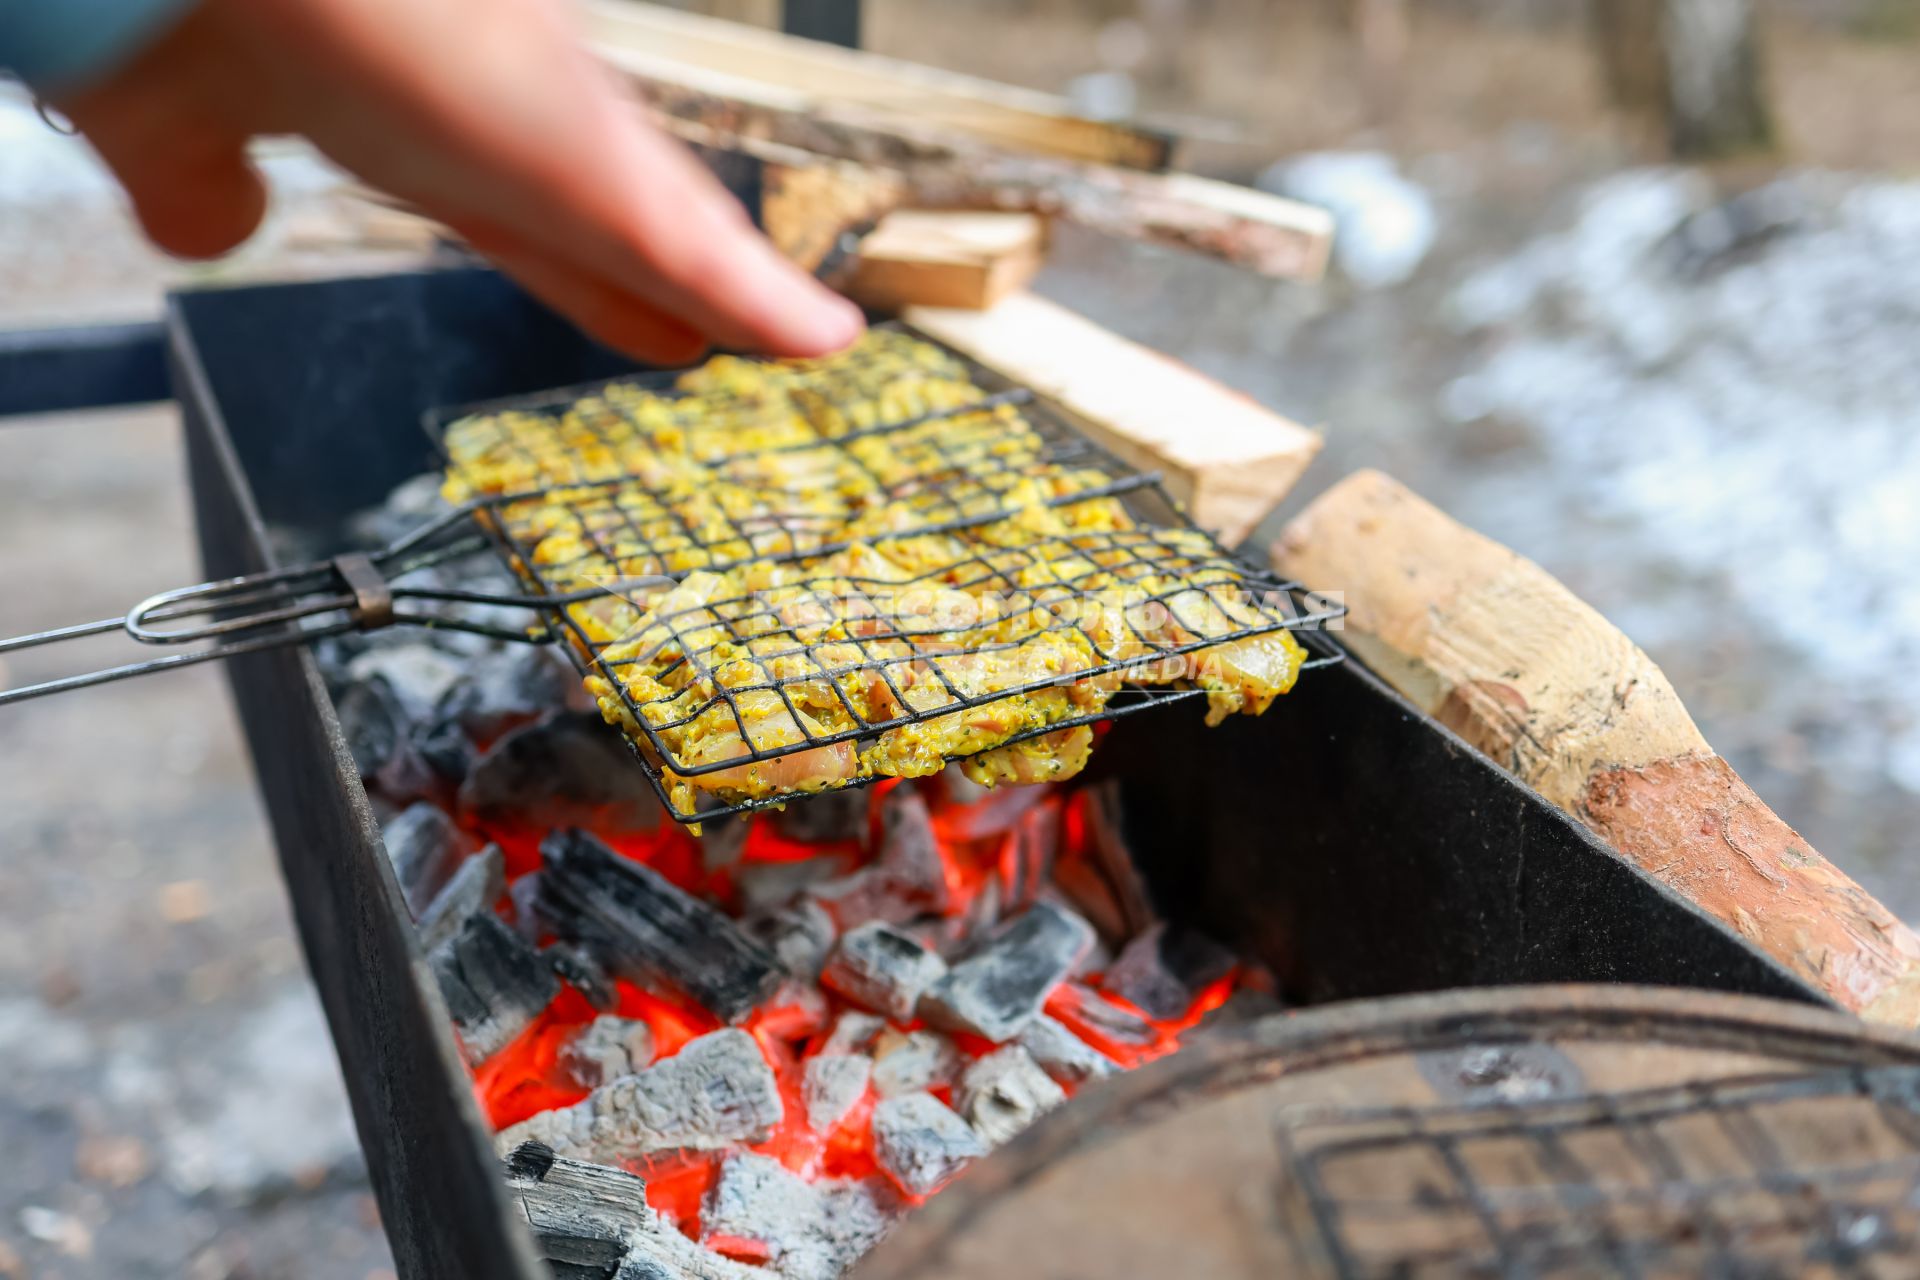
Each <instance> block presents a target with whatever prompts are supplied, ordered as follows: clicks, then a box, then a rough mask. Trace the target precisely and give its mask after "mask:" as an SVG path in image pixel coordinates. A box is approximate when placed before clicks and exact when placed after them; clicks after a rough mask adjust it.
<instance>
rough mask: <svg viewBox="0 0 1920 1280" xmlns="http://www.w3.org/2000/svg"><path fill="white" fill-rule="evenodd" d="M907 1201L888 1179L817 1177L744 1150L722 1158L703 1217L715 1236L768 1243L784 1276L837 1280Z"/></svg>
mask: <svg viewBox="0 0 1920 1280" xmlns="http://www.w3.org/2000/svg"><path fill="white" fill-rule="evenodd" d="M902 1207H903V1206H902V1205H901V1204H900V1201H899V1197H898V1196H897V1195H894V1194H893V1193H892V1192H891V1190H890V1189H888V1188H886V1187H884V1185H875V1184H874V1183H872V1182H852V1181H846V1180H837V1179H836V1180H829V1181H824V1182H817V1183H810V1182H808V1181H807V1180H806V1179H804V1178H802V1177H800V1176H799V1175H798V1174H796V1173H794V1172H792V1171H791V1170H789V1169H788V1168H787V1167H786V1166H785V1165H783V1164H781V1163H780V1162H779V1161H778V1160H775V1159H772V1158H771V1157H768V1156H763V1155H756V1154H754V1153H751V1152H741V1153H738V1154H735V1155H730V1156H728V1157H727V1158H726V1160H725V1162H723V1163H722V1164H721V1166H720V1176H719V1177H718V1178H717V1179H716V1180H715V1181H714V1184H713V1189H712V1190H711V1191H709V1192H708V1193H707V1199H706V1203H705V1204H704V1205H703V1206H702V1208H701V1213H700V1224H701V1228H702V1231H703V1233H704V1237H705V1239H706V1240H707V1241H709V1242H710V1243H713V1242H718V1241H722V1240H728V1241H752V1242H754V1243H755V1244H758V1245H760V1246H762V1247H763V1248H764V1249H765V1251H766V1253H767V1258H768V1261H769V1263H770V1264H771V1266H772V1270H773V1271H774V1272H775V1273H776V1274H778V1275H779V1276H781V1277H783V1278H784V1280H836V1277H838V1276H839V1275H840V1274H841V1272H843V1271H845V1270H846V1269H847V1268H848V1267H850V1266H852V1265H853V1264H854V1262H855V1261H857V1260H858V1259H859V1258H860V1256H861V1255H862V1254H864V1253H865V1252H866V1251H867V1250H868V1249H869V1248H871V1247H872V1246H873V1245H874V1243H875V1242H877V1241H878V1240H879V1239H880V1237H881V1236H882V1235H884V1234H886V1230H887V1228H888V1227H889V1226H891V1225H892V1223H893V1220H894V1218H895V1217H896V1216H897V1215H898V1213H899V1212H900V1210H901V1208H902Z"/></svg>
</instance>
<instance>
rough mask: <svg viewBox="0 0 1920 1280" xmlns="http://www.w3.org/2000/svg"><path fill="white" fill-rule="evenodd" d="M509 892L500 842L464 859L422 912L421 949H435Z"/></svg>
mask: <svg viewBox="0 0 1920 1280" xmlns="http://www.w3.org/2000/svg"><path fill="white" fill-rule="evenodd" d="M409 812H410V811H409ZM401 816H402V817H404V816H405V815H404V814H403V815H401ZM389 847H391V846H389ZM506 891H507V865H506V859H505V858H503V857H502V856H501V854H500V846H499V845H497V844H490V845H488V846H487V847H486V848H484V849H482V850H481V851H480V852H478V853H476V854H474V855H473V856H472V857H470V858H468V859H467V860H466V861H464V862H462V863H461V864H460V866H459V868H458V869H457V870H455V871H454V873H453V876H452V878H451V879H449V880H448V881H447V883H446V884H445V885H444V886H443V887H442V888H441V890H440V892H438V893H436V894H434V895H433V901H432V902H429V903H428V904H427V908H426V910H424V911H422V912H421V913H420V949H421V950H422V951H432V950H433V949H434V948H435V947H437V946H439V945H440V944H441V943H443V942H445V941H446V940H447V939H448V938H451V937H452V936H453V935H454V934H456V933H458V932H459V931H460V927H461V926H462V925H463V924H465V923H466V921H467V918H468V917H469V916H475V915H479V914H480V913H481V912H483V911H486V912H491V911H492V910H493V904H494V903H496V902H498V901H499V900H500V895H501V894H503V893H505V892H506Z"/></svg>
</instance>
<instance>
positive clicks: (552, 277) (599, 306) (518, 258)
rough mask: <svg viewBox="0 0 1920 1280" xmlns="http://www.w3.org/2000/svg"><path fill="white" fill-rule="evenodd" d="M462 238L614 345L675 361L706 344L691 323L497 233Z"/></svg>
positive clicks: (655, 360) (692, 356) (687, 359)
mask: <svg viewBox="0 0 1920 1280" xmlns="http://www.w3.org/2000/svg"><path fill="white" fill-rule="evenodd" d="M468 241H469V243H471V244H473V246H474V247H475V248H476V249H479V250H480V252H482V253H484V254H486V256H487V257H489V258H491V259H492V260H493V261H494V262H496V263H498V264H499V265H500V266H501V268H503V269H504V270H505V271H506V272H507V274H509V275H511V276H512V277H513V278H514V279H516V280H518V281H519V282H520V283H521V284H522V285H524V286H525V287H526V289H527V291H528V292H529V293H532V294H533V295H534V296H535V297H536V298H539V299H540V300H541V301H542V302H544V303H546V304H547V305H548V306H550V307H552V308H553V309H554V310H555V311H558V312H560V313H561V314H563V315H565V316H567V317H568V318H569V319H571V320H572V321H573V322H574V323H575V324H576V325H578V326H579V327H580V328H581V329H583V330H584V331H585V332H587V333H588V334H590V335H591V336H592V337H594V338H595V339H596V340H598V341H600V342H602V343H605V344H606V345H607V346H609V347H612V348H614V349H615V350H617V351H623V352H625V353H626V354H627V355H630V356H633V357H635V358H636V359H639V360H642V361H645V362H646V363H649V364H657V365H681V364H691V363H693V362H694V361H695V360H697V359H699V358H700V356H701V355H702V354H704V353H705V351H706V349H707V340H706V339H705V338H704V337H703V336H701V335H700V334H699V333H697V332H695V331H694V330H693V329H691V328H689V327H687V326H686V325H685V324H683V323H681V322H680V321H678V320H676V319H674V318H673V317H672V316H669V315H667V314H665V313H664V312H662V311H660V310H659V309H658V308H656V307H654V306H653V305H651V304H650V303H647V302H645V301H642V300H641V299H639V298H635V297H633V296H632V295H630V294H627V293H623V292H622V291H620V290H618V289H616V288H613V287H612V286H610V285H608V284H607V283H606V282H605V281H604V280H602V279H600V278H597V277H594V276H591V275H587V274H584V273H582V272H579V271H576V270H575V269H573V268H572V267H570V266H567V265H565V264H563V263H557V262H555V261H553V260H552V258H551V257H549V256H547V255H545V254H543V253H541V252H539V251H538V250H535V249H531V248H528V247H526V246H523V245H520V244H517V243H513V242H511V241H509V240H507V239H505V238H504V237H501V236H499V235H498V233H487V232H482V233H481V234H480V235H479V236H478V237H475V236H471V235H470V236H469V237H468Z"/></svg>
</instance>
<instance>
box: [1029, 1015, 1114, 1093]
mask: <svg viewBox="0 0 1920 1280" xmlns="http://www.w3.org/2000/svg"><path fill="white" fill-rule="evenodd" d="M1018 1043H1019V1045H1020V1047H1021V1048H1022V1049H1025V1050H1026V1051H1027V1052H1028V1053H1029V1054H1031V1055H1032V1056H1033V1060H1034V1061H1035V1062H1037V1063H1039V1064H1040V1069H1041V1070H1042V1071H1045V1072H1046V1073H1047V1074H1048V1075H1049V1076H1052V1077H1053V1079H1054V1080H1055V1081H1057V1082H1059V1083H1060V1084H1067V1085H1077V1084H1085V1083H1086V1082H1087V1081H1089V1080H1095V1079H1098V1078H1099V1077H1101V1076H1110V1075H1112V1074H1113V1073H1114V1072H1115V1071H1116V1070H1118V1068H1117V1067H1116V1065H1115V1064H1114V1061H1113V1059H1111V1058H1109V1057H1107V1055H1106V1054H1104V1053H1101V1052H1100V1051H1099V1050H1098V1049H1096V1048H1094V1047H1093V1046H1092V1045H1090V1044H1088V1043H1087V1042H1086V1041H1085V1040H1082V1039H1081V1038H1080V1037H1079V1036H1077V1035H1075V1034H1073V1032H1072V1031H1071V1030H1069V1029H1068V1028H1067V1026H1066V1025H1065V1024H1064V1023H1062V1022H1060V1021H1059V1020H1058V1019H1056V1018H1051V1017H1048V1016H1047V1015H1046V1014H1044V1013H1043V1014H1041V1015H1040V1016H1039V1017H1037V1018H1035V1019H1034V1020H1033V1021H1032V1022H1029V1023H1028V1024H1027V1025H1026V1027H1025V1028H1024V1029H1023V1030H1022V1031H1021V1032H1020V1039H1019V1041H1018Z"/></svg>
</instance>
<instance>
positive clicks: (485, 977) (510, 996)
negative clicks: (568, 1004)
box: [427, 911, 560, 1065]
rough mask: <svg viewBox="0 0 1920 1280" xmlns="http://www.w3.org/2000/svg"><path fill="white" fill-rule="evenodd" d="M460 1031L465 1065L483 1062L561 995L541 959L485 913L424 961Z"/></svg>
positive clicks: (462, 927)
mask: <svg viewBox="0 0 1920 1280" xmlns="http://www.w3.org/2000/svg"><path fill="white" fill-rule="evenodd" d="M427 962H428V964H429V965H430V966H431V967H432V969H433V976H434V978H435V979H436V980H437V981H438V982H439V984H440V994H441V995H442V996H444V997H445V998H446V1001H447V1011H448V1012H449V1013H451V1014H452V1015H453V1021H454V1025H455V1026H457V1027H459V1028H460V1044H461V1048H462V1049H463V1050H464V1051H465V1053H466V1057H467V1061H468V1062H469V1063H473V1064H476V1065H477V1064H479V1063H481V1062H485V1061H486V1060H487V1059H488V1058H490V1057H492V1056H493V1055H494V1054H495V1053H498V1052H499V1051H500V1050H501V1049H502V1048H504V1047H506V1044H507V1042H508V1041H509V1040H512V1039H513V1038H514V1037H515V1036H517V1035H519V1034H520V1032H521V1031H522V1030H523V1029H524V1028H525V1027H526V1025H527V1024H528V1023H529V1022H532V1021H533V1019H534V1017H535V1016H536V1015H538V1014H539V1012H540V1011H541V1010H542V1009H544V1008H546V1007H547V1002H548V1001H550V1000H552V999H553V998H554V997H555V996H556V995H558V994H560V983H559V982H558V981H557V980H556V979H555V978H554V976H553V970H551V969H549V968H548V967H547V964H546V961H544V960H542V959H541V958H540V954H539V953H538V952H536V951H535V950H534V949H533V948H532V947H530V946H528V945H527V942H526V940H525V939H524V938H522V937H521V936H520V935H519V934H517V933H515V932H514V931H513V930H511V929H509V928H507V926H506V925H505V924H504V923H502V922H501V920H500V917H498V916H496V915H494V914H493V913H492V912H490V911H486V912H481V913H480V914H478V915H473V916H469V917H467V919H466V920H465V922H463V923H462V924H461V926H460V931H459V932H458V933H456V934H454V935H453V936H452V937H451V938H449V939H447V940H446V941H445V942H443V943H441V944H440V945H439V946H438V947H436V948H434V950H433V953H432V954H431V955H430V956H428V957H427Z"/></svg>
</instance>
